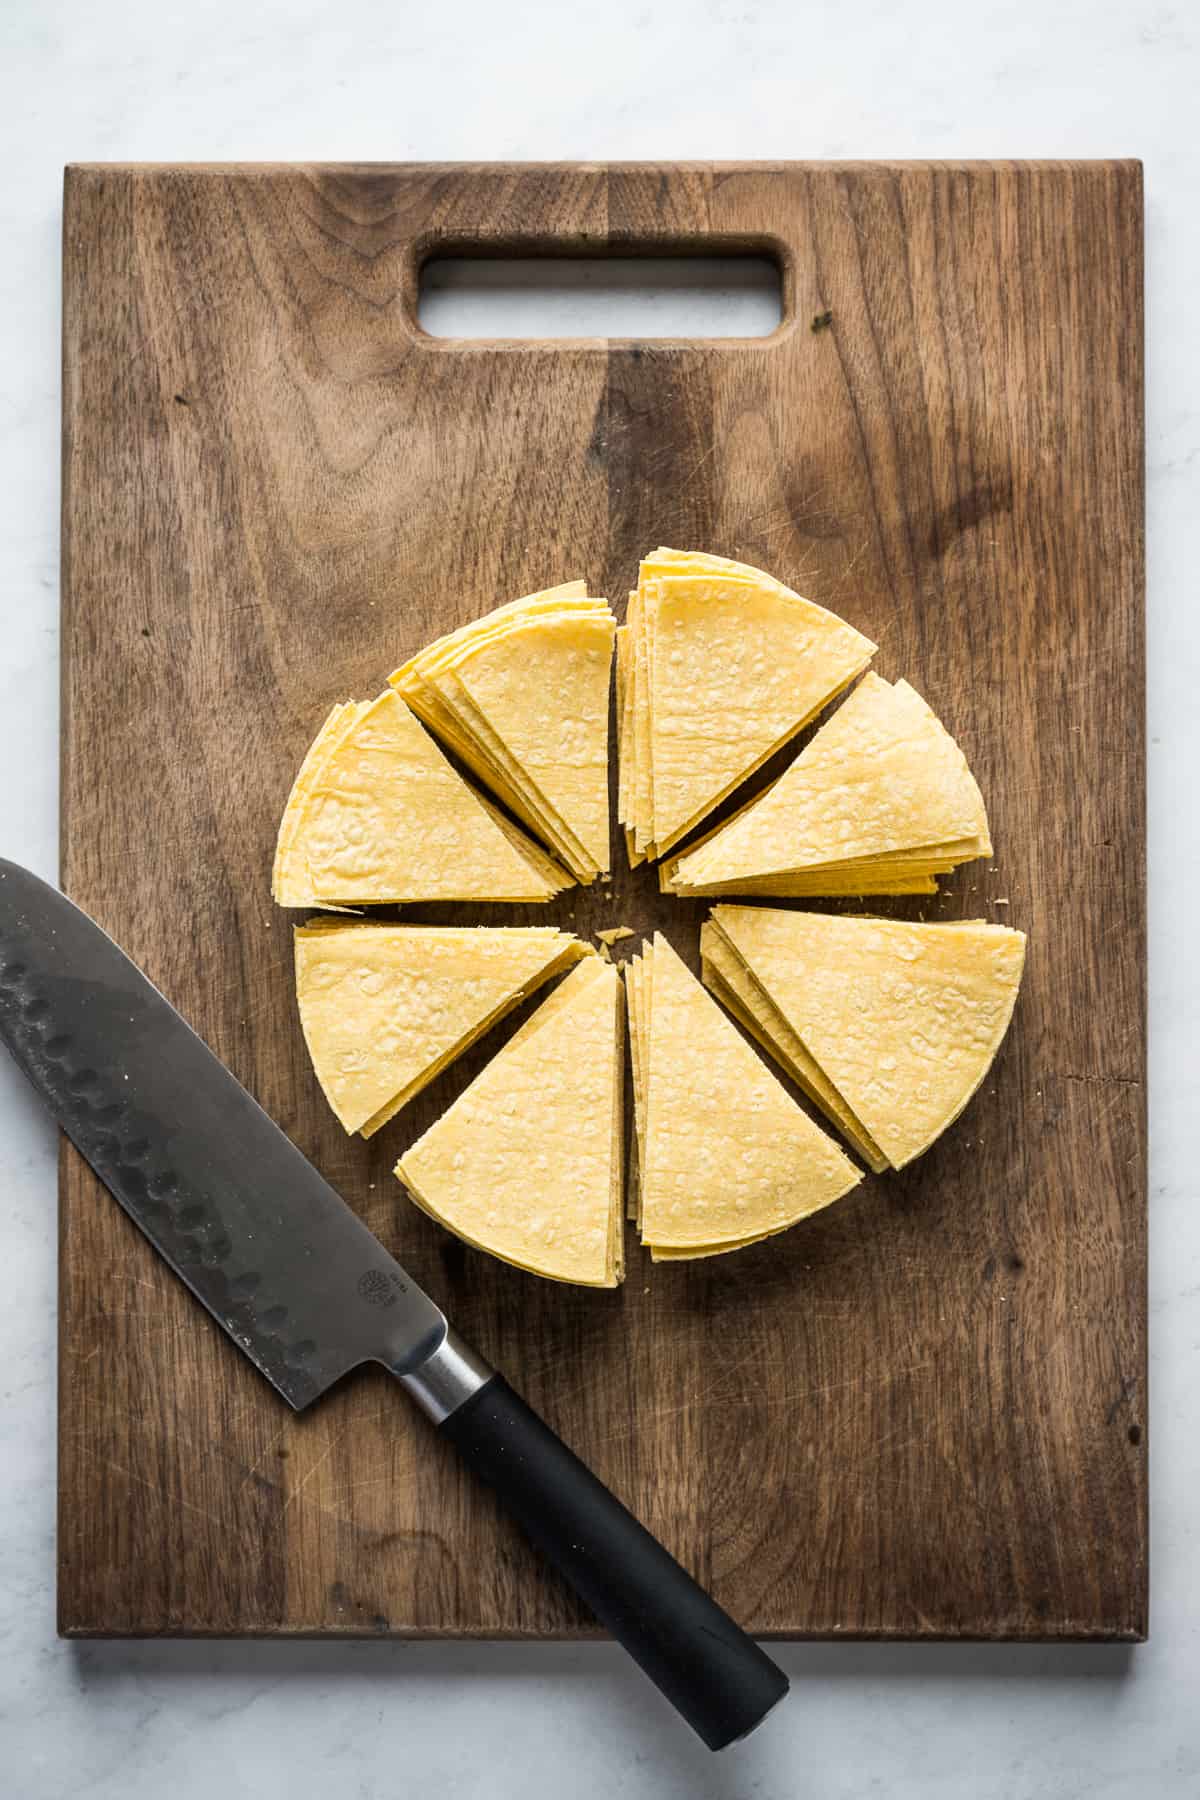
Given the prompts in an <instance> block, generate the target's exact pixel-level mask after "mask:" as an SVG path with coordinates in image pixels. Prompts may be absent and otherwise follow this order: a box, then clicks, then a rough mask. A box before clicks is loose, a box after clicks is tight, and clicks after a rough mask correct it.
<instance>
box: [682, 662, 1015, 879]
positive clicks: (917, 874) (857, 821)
mask: <svg viewBox="0 0 1200 1800" xmlns="http://www.w3.org/2000/svg"><path fill="white" fill-rule="evenodd" d="M990 854H991V840H990V838H989V836H988V824H987V814H986V812H985V809H984V804H983V799H982V797H981V795H980V792H979V788H978V786H977V784H976V782H975V778H974V776H973V775H972V774H971V771H970V769H969V768H968V767H967V761H966V758H965V756H964V755H963V753H962V751H961V750H960V749H959V747H958V745H957V744H956V743H955V741H954V739H953V738H952V737H951V736H950V734H949V732H948V731H947V730H946V729H945V727H944V726H943V725H942V724H941V722H940V721H939V720H938V718H937V717H936V715H935V714H934V713H933V712H932V711H931V710H930V708H929V707H928V706H927V705H926V704H925V702H924V700H922V698H921V696H920V695H919V694H918V693H917V692H916V691H915V690H914V689H913V688H911V687H910V686H909V684H908V682H906V681H898V682H896V684H895V685H894V686H892V685H891V684H890V683H888V682H886V681H884V680H882V679H881V677H880V676H878V675H875V674H868V675H865V676H864V677H863V679H862V681H861V682H860V683H859V685H858V687H857V688H856V689H855V690H854V692H853V694H851V696H850V698H849V699H848V700H846V701H845V702H844V703H843V705H842V706H840V707H839V708H838V710H837V711H836V712H835V713H834V715H833V717H832V718H831V719H828V720H827V721H826V723H825V724H824V725H823V726H822V727H821V729H820V730H819V731H818V732H817V734H816V736H815V737H814V738H813V739H812V741H811V743H809V744H808V745H807V746H806V747H805V749H804V750H802V751H801V752H800V755H799V756H798V757H797V758H796V760H795V762H794V763H792V765H791V767H790V768H789V769H787V770H785V771H784V773H783V774H782V775H781V776H780V777H779V779H778V780H777V781H775V782H774V783H772V785H771V786H770V787H769V788H767V790H766V792H765V793H763V794H761V795H759V797H758V798H757V799H755V800H753V801H751V802H750V803H749V804H748V805H746V806H745V807H743V808H742V809H741V811H740V812H738V813H735V814H734V816H733V818H731V819H730V820H728V822H727V823H726V824H724V825H723V826H721V827H720V828H719V829H718V830H717V831H715V832H713V833H711V834H710V835H709V837H708V838H707V839H705V840H704V841H702V842H701V843H699V844H697V845H695V846H694V847H693V848H692V849H690V850H689V851H687V852H686V853H685V854H684V855H682V856H680V857H679V858H678V859H677V860H676V862H675V863H674V864H673V865H672V867H671V869H670V872H669V876H668V879H669V881H670V885H671V887H672V889H673V890H674V891H675V892H676V893H687V894H710V893H714V892H718V891H719V892H723V893H730V892H741V893H745V892H747V891H749V884H751V883H753V884H754V890H753V891H755V892H765V891H767V890H766V888H765V885H764V884H765V883H767V882H773V883H775V884H776V885H775V887H774V890H773V891H775V892H777V893H782V892H787V893H791V894H801V893H812V894H829V893H870V892H878V891H880V888H879V886H878V885H877V884H885V885H886V886H887V888H888V889H889V891H907V892H913V891H921V890H920V889H916V890H914V889H911V888H900V889H897V887H896V883H897V882H898V881H899V882H907V881H922V880H928V878H929V877H930V876H932V875H934V874H938V873H942V872H944V871H945V870H947V869H950V868H954V867H955V866H956V865H957V864H958V863H960V862H967V861H970V860H972V859H973V858H975V857H978V856H988V855H990Z"/></svg>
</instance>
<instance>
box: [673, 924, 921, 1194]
mask: <svg viewBox="0 0 1200 1800" xmlns="http://www.w3.org/2000/svg"><path fill="white" fill-rule="evenodd" d="M700 958H701V968H702V972H703V977H704V985H705V987H706V988H707V989H708V991H709V993H710V994H715V996H716V997H717V999H718V1000H719V1001H720V1002H721V1004H722V1006H723V1007H724V1008H725V1010H726V1012H729V1013H732V1015H733V1017H734V1018H735V1019H736V1020H737V1021H738V1023H739V1024H740V1025H742V1026H743V1027H744V1028H745V1029H746V1030H747V1031H748V1032H749V1033H750V1035H751V1037H752V1038H754V1040H755V1041H756V1043H759V1044H761V1045H762V1047H763V1049H764V1050H766V1051H767V1052H768V1054H769V1055H771V1056H773V1057H774V1058H775V1060H776V1062H777V1063H778V1064H779V1066H780V1068H781V1069H783V1070H784V1071H785V1072H786V1073H787V1074H788V1075H790V1076H791V1078H792V1080H793V1081H794V1082H795V1083H796V1085H797V1087H799V1088H800V1089H801V1091H802V1092H803V1093H804V1094H806V1095H807V1096H808V1098H809V1099H810V1100H811V1101H812V1102H813V1104H814V1106H819V1107H820V1108H821V1111H822V1112H823V1113H824V1114H825V1116H826V1117H827V1118H828V1119H829V1121H830V1122H831V1124H833V1125H835V1126H836V1127H837V1129H838V1130H839V1131H840V1132H841V1134H842V1136H843V1137H844V1138H845V1140H846V1142H847V1143H848V1144H849V1145H850V1148H851V1149H852V1150H853V1151H854V1152H855V1153H856V1154H857V1155H858V1156H860V1157H861V1158H862V1160H863V1161H864V1162H865V1163H866V1165H867V1167H868V1168H869V1169H871V1170H872V1171H873V1172H874V1173H875V1174H876V1175H879V1174H882V1172H883V1170H884V1169H886V1168H887V1167H888V1159H887V1157H886V1156H885V1155H884V1154H883V1152H882V1150H881V1149H880V1148H879V1146H878V1144H873V1143H872V1142H871V1139H870V1136H869V1135H868V1133H867V1132H865V1131H864V1130H863V1128H862V1126H861V1125H860V1124H859V1122H858V1120H857V1119H856V1118H855V1117H854V1114H853V1113H852V1112H851V1111H850V1108H849V1107H848V1106H847V1105H846V1103H845V1101H844V1100H843V1099H842V1097H841V1095H840V1094H839V1093H838V1091H837V1089H836V1088H835V1087H834V1086H833V1085H832V1083H831V1082H829V1081H827V1080H826V1078H825V1075H824V1074H823V1072H822V1070H821V1069H820V1067H819V1065H818V1064H817V1063H815V1062H814V1061H813V1059H812V1057H811V1056H810V1055H809V1054H808V1051H807V1050H806V1049H805V1048H804V1045H803V1044H802V1043H801V1041H800V1039H799V1038H798V1037H797V1036H796V1034H795V1032H794V1031H793V1030H792V1028H791V1026H790V1025H789V1024H788V1022H787V1020H786V1019H785V1018H784V1016H783V1014H782V1013H781V1012H780V1011H779V1009H778V1007H777V1006H776V1005H775V1004H774V1002H773V1001H772V1000H771V999H770V998H769V996H768V995H767V994H765V993H764V992H763V990H762V989H761V988H760V987H759V985H758V983H757V982H756V981H755V979H754V977H753V975H752V974H751V973H750V971H749V969H747V968H746V966H745V964H744V963H743V962H742V960H741V958H740V957H739V956H738V954H737V952H736V950H735V949H734V948H733V946H732V944H731V943H730V942H729V940H728V939H727V938H726V937H725V935H724V932H723V931H722V929H721V926H720V924H719V922H718V921H716V920H713V919H708V920H706V922H705V923H704V924H703V925H702V926H701V928H700Z"/></svg>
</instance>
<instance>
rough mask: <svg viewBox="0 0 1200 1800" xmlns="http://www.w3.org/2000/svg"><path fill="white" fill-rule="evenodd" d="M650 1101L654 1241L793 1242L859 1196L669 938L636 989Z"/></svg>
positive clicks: (703, 1245) (648, 955)
mask: <svg viewBox="0 0 1200 1800" xmlns="http://www.w3.org/2000/svg"><path fill="white" fill-rule="evenodd" d="M635 980H636V983H637V988H638V997H639V1001H640V1007H639V1010H640V1013H641V1018H640V1021H639V1028H638V1029H639V1037H640V1062H641V1072H642V1085H643V1089H644V1095H643V1120H644V1122H643V1146H644V1155H643V1156H642V1159H641V1178H642V1195H641V1230H642V1240H643V1242H644V1243H645V1244H647V1245H648V1246H649V1247H650V1249H651V1251H652V1253H654V1254H656V1255H658V1254H661V1253H670V1252H676V1253H690V1254H692V1255H708V1254H714V1253H716V1252H717V1250H718V1249H720V1248H734V1247H736V1246H737V1245H740V1244H745V1243H749V1242H752V1241H753V1240H755V1239H757V1238H761V1237H767V1236H770V1235H772V1234H774V1233H776V1232H779V1231H785V1230H787V1228H788V1227H789V1226H791V1225H794V1224H796V1223H797V1221H798V1220H800V1219H803V1218H806V1217H807V1216H808V1215H809V1214H810V1213H814V1212H817V1211H818V1210H819V1209H820V1208H822V1207H825V1206H829V1205H831V1204H832V1202H833V1201H835V1200H838V1199H840V1198H841V1196H842V1195H843V1194H845V1193H848V1192H849V1190H850V1189H851V1188H852V1187H854V1186H856V1185H857V1183H858V1181H859V1180H860V1179H861V1177H860V1174H859V1171H858V1170H857V1169H856V1168H855V1167H854V1165H853V1163H851V1162H850V1160H849V1158H848V1157H846V1156H845V1155H844V1154H843V1153H842V1151H841V1150H840V1149H839V1148H838V1146H837V1145H836V1144H835V1143H834V1142H833V1140H832V1139H831V1138H829V1137H827V1136H826V1134H825V1133H824V1132H823V1131H822V1130H821V1129H820V1128H819V1127H818V1126H817V1125H815V1124H814V1123H813V1122H812V1120H811V1119H810V1118H809V1117H808V1116H807V1114H806V1113H804V1112H803V1111H802V1110H801V1109H800V1107H799V1106H797V1104H796V1102H795V1101H794V1100H793V1099H792V1098H791V1096H790V1095H789V1094H788V1093H787V1092H786V1091H785V1090H784V1088H782V1087H781V1086H780V1084H779V1082H778V1081H777V1080H776V1079H775V1077H774V1076H773V1075H772V1074H771V1073H770V1071H769V1070H768V1069H767V1068H766V1066H765V1064H764V1063H763V1062H762V1061H761V1059H760V1058H759V1057H758V1055H757V1054H756V1053H755V1051H754V1050H753V1049H752V1048H751V1046H750V1045H749V1044H747V1043H746V1042H745V1040H744V1039H743V1038H742V1037H741V1035H740V1034H739V1032H738V1031H737V1030H736V1029H735V1027H734V1026H733V1024H732V1023H731V1022H730V1021H729V1020H728V1019H727V1018H726V1017H725V1015H724V1014H723V1013H722V1011H721V1009H720V1007H718V1005H717V1004H716V1002H715V1001H714V1000H713V999H712V997H711V996H710V995H709V994H706V993H705V991H704V989H703V988H702V987H701V985H700V983H699V982H698V981H697V980H696V978H695V976H694V975H692V974H690V973H689V971H688V970H687V969H686V968H685V966H684V964H683V963H682V962H681V961H680V959H679V957H678V956H677V955H676V953H675V951H674V950H672V949H671V947H670V945H669V944H668V943H667V941H666V939H665V938H663V937H662V936H657V937H656V938H655V939H654V942H653V944H652V945H651V946H650V947H649V948H648V949H647V951H646V952H645V953H644V955H643V957H642V959H641V965H640V975H639V976H638V977H637V978H635Z"/></svg>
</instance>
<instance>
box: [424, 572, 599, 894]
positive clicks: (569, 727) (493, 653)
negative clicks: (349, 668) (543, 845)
mask: <svg viewBox="0 0 1200 1800" xmlns="http://www.w3.org/2000/svg"><path fill="white" fill-rule="evenodd" d="M614 628H615V620H614V619H613V616H612V613H611V611H610V610H609V606H608V602H607V601H606V600H602V599H596V598H589V597H588V595H587V592H586V588H585V585H584V583H583V582H570V583H567V584H565V585H564V586H563V587H561V588H551V589H547V590H546V591H545V592H544V593H539V594H530V595H526V596H525V597H524V599H521V600H516V601H510V602H509V603H508V604H507V605H505V606H500V607H497V608H496V609H495V610H494V611H493V612H491V613H488V614H487V615H486V616H485V617H484V618H482V619H476V620H473V621H472V622H471V623H470V624H469V625H465V626H462V627H460V628H459V630H458V631H455V632H452V633H450V634H449V635H448V636H447V637H445V638H440V639H438V640H437V642H436V643H434V644H432V645H430V646H428V648H427V649H425V650H423V651H421V652H419V654H418V655H417V656H415V657H412V658H410V659H409V661H408V662H407V663H405V664H404V665H403V666H402V667H401V668H399V669H397V670H396V671H395V672H394V674H393V675H392V676H391V678H390V680H391V684H392V686H393V687H395V688H396V689H397V691H398V692H400V693H401V694H403V696H404V698H405V699H406V700H407V701H408V703H409V705H410V706H411V707H412V708H413V710H414V712H416V713H417V715H418V717H420V718H421V719H422V720H423V721H424V722H425V723H426V724H427V725H428V726H429V728H430V730H432V731H434V732H435V733H436V734H437V736H438V737H439V738H441V740H442V741H443V742H444V743H446V744H448V745H449V746H450V747H451V748H452V749H453V750H454V751H455V753H456V754H457V755H458V756H460V757H461V758H462V759H463V760H464V761H465V762H466V763H467V765H468V767H469V768H470V769H471V770H472V771H473V773H474V774H476V775H478V776H479V778H480V779H481V780H482V781H484V782H486V783H487V785H488V786H489V787H490V788H491V789H492V790H493V792H494V793H496V794H497V795H498V796H499V797H500V799H501V800H502V801H503V802H504V804H505V805H506V806H508V807H509V808H510V809H511V810H512V811H513V812H515V813H516V814H517V816H518V817H519V818H520V819H522V820H523V821H524V823H525V824H526V825H528V827H529V828H530V830H531V831H535V832H537V833H538V835H539V836H540V837H542V838H543V839H544V840H545V841H546V842H547V843H548V844H550V845H551V846H552V847H553V849H554V850H555V852H556V853H557V855H558V856H559V857H560V858H561V859H562V860H563V861H564V862H565V863H566V864H567V866H568V867H569V868H570V869H571V871H572V872H573V874H575V875H576V876H577V877H578V878H579V879H580V880H581V881H587V882H590V881H593V880H594V879H595V877H596V875H597V874H598V873H599V872H600V871H601V870H602V869H603V870H605V871H607V868H608V865H609V860H610V858H609V850H608V781H607V772H608V689H609V681H610V671H611V663H612V634H613V631H614Z"/></svg>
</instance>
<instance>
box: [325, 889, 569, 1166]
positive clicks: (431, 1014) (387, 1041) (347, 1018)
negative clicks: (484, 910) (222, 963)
mask: <svg viewBox="0 0 1200 1800" xmlns="http://www.w3.org/2000/svg"><path fill="white" fill-rule="evenodd" d="M295 953H296V994H297V999H298V1002H299V1008H300V1023H301V1026H302V1027H303V1030H304V1040H305V1042H306V1043H307V1045H308V1053H309V1055H310V1056H311V1058H312V1064H313V1069H314V1070H315V1072H316V1076H317V1080H318V1081H319V1082H320V1084H321V1087H322V1088H323V1090H324V1092H325V1097H326V1099H327V1100H328V1101H329V1104H330V1106H331V1107H332V1108H333V1110H334V1112H335V1113H336V1114H337V1116H338V1118H339V1119H340V1121H341V1123H342V1124H343V1126H344V1127H345V1128H346V1130H347V1131H361V1133H362V1135H363V1137H371V1136H372V1134H373V1133H374V1132H376V1131H378V1130H379V1128H380V1126H381V1125H384V1124H386V1123H387V1121H388V1120H389V1119H390V1118H392V1117H393V1115H394V1114H395V1113H397V1112H399V1110H400V1108H401V1107H402V1106H404V1105H406V1104H407V1103H408V1101H409V1100H411V1099H412V1098H413V1096H414V1094H417V1093H419V1092H420V1090H421V1089H422V1088H423V1087H425V1086H426V1085H427V1084H428V1083H429V1082H431V1081H432V1080H433V1079H434V1077H435V1076H436V1075H439V1074H440V1073H441V1071H442V1070H443V1069H444V1068H446V1067H447V1065H448V1064H449V1063H451V1062H453V1061H454V1059H455V1057H457V1056H460V1055H461V1054H462V1052H463V1051H464V1050H466V1049H468V1048H469V1046H470V1045H471V1044H473V1043H475V1042H476V1040H477V1039H478V1038H480V1037H482V1036H483V1034H484V1032H486V1031H489V1030H490V1029H491V1027H492V1026H493V1025H495V1024H496V1023H497V1022H498V1021H499V1020H500V1019H502V1018H503V1017H504V1016H505V1014H506V1013H509V1012H511V1011H512V1009H513V1007H515V1006H518V1005H519V1004H520V1002H521V1001H522V1000H524V999H525V997H526V995H528V994H531V993H533V991H534V990H535V989H536V988H538V987H540V986H541V985H542V983H543V982H545V981H549V980H550V979H551V977H552V976H554V975H557V974H560V973H561V972H562V971H563V970H564V969H567V968H569V967H570V966H571V965H572V964H573V963H575V962H578V961H579V960H580V958H582V957H584V956H589V955H590V954H591V952H590V950H589V949H588V947H587V945H586V944H582V943H580V942H579V940H578V939H577V938H573V937H570V936H568V934H567V933H566V932H562V931H558V930H556V929H555V928H554V927H553V926H549V925H547V926H541V925H535V926H529V927H527V928H525V929H520V928H515V927H514V928H511V929H498V930H489V929H487V928H486V927H467V928H455V927H452V926H443V927H432V926H425V925H375V924H367V923H355V924H351V923H349V922H345V923H343V922H340V921H337V922H335V921H334V920H332V919H316V920H312V921H310V923H308V924H307V925H301V926H298V927H297V929H296V933H295Z"/></svg>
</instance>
